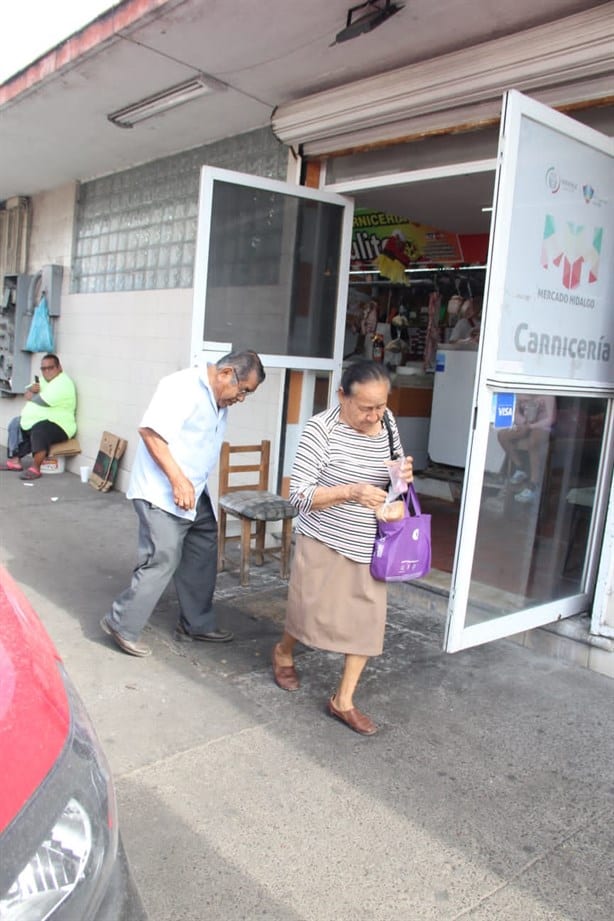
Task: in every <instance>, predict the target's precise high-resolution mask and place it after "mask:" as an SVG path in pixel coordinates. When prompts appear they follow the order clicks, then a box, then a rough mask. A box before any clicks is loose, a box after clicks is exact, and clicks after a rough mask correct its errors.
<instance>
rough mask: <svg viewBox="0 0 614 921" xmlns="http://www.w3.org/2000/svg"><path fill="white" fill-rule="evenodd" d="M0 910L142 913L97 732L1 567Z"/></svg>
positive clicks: (24, 916) (28, 917) (40, 915)
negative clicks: (120, 834) (123, 844)
mask: <svg viewBox="0 0 614 921" xmlns="http://www.w3.org/2000/svg"><path fill="white" fill-rule="evenodd" d="M0 918H1V919H2V921H45V919H50V921H145V919H146V914H145V911H144V909H143V906H142V903H141V899H140V896H139V894H138V891H137V888H136V886H135V883H134V881H133V879H132V875H131V873H130V869H129V866H128V862H127V860H126V856H125V853H124V849H123V846H122V843H121V838H120V836H119V831H118V827H117V808H116V802H115V791H114V787H113V781H112V778H111V773H110V771H109V767H108V764H107V761H106V758H105V756H104V753H103V752H102V749H101V747H100V743H99V742H98V739H97V738H96V733H95V732H94V729H93V727H92V724H91V722H90V720H89V717H88V715H87V713H86V712H85V707H84V705H83V702H82V701H81V699H80V698H79V695H78V694H77V692H76V691H75V688H74V687H73V685H72V683H71V681H70V678H69V677H68V675H67V674H66V671H65V669H64V666H63V665H62V661H61V659H60V657H59V655H58V653H57V651H56V649H55V647H54V645H53V643H52V642H51V640H50V638H49V636H48V634H47V633H46V631H45V629H44V627H43V625H42V623H41V622H40V620H39V618H38V617H37V615H36V614H35V612H34V610H33V609H32V607H31V605H30V603H29V602H28V600H27V599H26V597H25V596H24V594H23V593H22V592H21V590H20V589H19V588H18V587H17V585H16V584H15V582H14V581H13V579H12V578H11V577H10V576H9V575H8V573H7V572H6V570H5V569H3V568H2V567H0Z"/></svg>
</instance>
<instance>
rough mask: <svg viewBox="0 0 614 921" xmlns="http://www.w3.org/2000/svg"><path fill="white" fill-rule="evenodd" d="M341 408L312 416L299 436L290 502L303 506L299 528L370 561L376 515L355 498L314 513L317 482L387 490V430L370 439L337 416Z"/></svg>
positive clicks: (397, 446)
mask: <svg viewBox="0 0 614 921" xmlns="http://www.w3.org/2000/svg"><path fill="white" fill-rule="evenodd" d="M339 412H340V407H339V406H335V407H334V408H333V409H327V410H326V411H325V412H323V413H318V415H317V416H312V418H311V419H310V420H309V422H308V423H307V425H306V426H305V429H304V430H303V433H302V435H301V438H300V441H299V445H298V449H297V452H296V458H295V461H294V466H293V468H292V474H291V478H290V501H291V502H292V503H293V504H294V505H296V506H297V507H298V509H299V515H298V518H297V519H296V531H297V532H298V533H299V534H305V535H306V536H307V537H312V538H314V539H315V540H319V541H322V543H324V544H326V545H327V546H328V547H330V548H331V549H332V550H336V551H337V553H340V554H342V556H345V557H347V558H348V559H350V560H355V561H356V562H357V563H368V562H369V561H370V560H371V552H372V550H373V541H374V539H375V534H376V521H375V514H374V512H373V511H372V510H371V509H368V508H365V507H364V506H363V505H360V504H359V503H357V502H343V503H340V504H339V505H333V506H330V507H329V508H323V509H318V510H316V511H312V509H311V503H312V501H313V494H314V492H315V490H316V489H317V487H318V486H340V485H345V484H348V483H371V484H372V485H373V486H380V487H381V488H382V489H387V488H388V483H389V477H388V468H387V467H386V464H385V461H387V460H389V459H390V442H389V439H388V432H387V431H386V428H385V426H384V425H382V429H381V432H379V434H377V435H375V436H373V437H371V436H369V435H363V434H362V433H361V432H357V431H356V430H355V429H353V428H351V427H350V426H349V425H346V424H345V423H343V422H340V420H339ZM387 412H388V419H389V420H390V424H391V428H392V436H393V445H394V449H395V451H396V452H399V451H402V447H401V440H400V437H399V432H398V429H397V426H396V422H395V421H394V417H393V416H392V414H391V413H390V411H387Z"/></svg>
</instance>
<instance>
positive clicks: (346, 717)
mask: <svg viewBox="0 0 614 921" xmlns="http://www.w3.org/2000/svg"><path fill="white" fill-rule="evenodd" d="M326 707H327V710H328V712H329V714H330V715H331V716H336V717H337V719H338V720H341V722H342V723H345V725H346V726H349V727H350V729H353V730H354V732H359V733H360V735H361V736H372V735H374V733H376V732H377V728H378V727H377V726H376V725H375V723H374V722H373V720H372V719H370V718H369V717H368V716H367V714H366V713H361V712H360V710H357V709H356V707H352V709H351V710H338V709H337V707H336V706H335V704H334V697H331V699H330V700H329V701H328V704H327V705H326Z"/></svg>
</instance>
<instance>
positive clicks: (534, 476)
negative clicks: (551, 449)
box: [529, 429, 550, 487]
mask: <svg viewBox="0 0 614 921" xmlns="http://www.w3.org/2000/svg"><path fill="white" fill-rule="evenodd" d="M549 438H550V432H547V431H545V430H544V429H533V431H532V432H531V435H530V436H529V467H530V471H529V473H530V477H531V483H533V485H534V486H536V487H537V486H539V484H540V483H541V481H542V479H543V475H544V461H545V459H546V453H547V451H548V440H549Z"/></svg>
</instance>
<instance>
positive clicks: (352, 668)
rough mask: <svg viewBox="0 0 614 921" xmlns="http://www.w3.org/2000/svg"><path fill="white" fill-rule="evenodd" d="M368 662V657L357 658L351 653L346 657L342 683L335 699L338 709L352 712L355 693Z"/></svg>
mask: <svg viewBox="0 0 614 921" xmlns="http://www.w3.org/2000/svg"><path fill="white" fill-rule="evenodd" d="M368 661H369V657H368V656H356V655H353V654H349V653H348V654H347V655H346V657H345V662H344V664H343V673H342V675H341V681H340V682H339V687H338V688H337V690H336V692H335V696H334V698H333V700H334V703H335V706H336V707H337V709H339V710H351V709H352V708H353V706H354V702H353V698H354V691H355V690H356V685H357V684H358V680H359V678H360V676H361V675H362V672H363V669H364V667H365V665H366V664H367V662H368Z"/></svg>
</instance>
